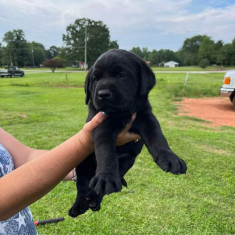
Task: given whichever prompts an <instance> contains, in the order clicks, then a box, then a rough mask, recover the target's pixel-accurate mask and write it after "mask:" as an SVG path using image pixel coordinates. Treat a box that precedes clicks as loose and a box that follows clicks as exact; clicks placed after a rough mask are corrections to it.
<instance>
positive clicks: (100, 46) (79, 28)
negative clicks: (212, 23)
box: [63, 18, 118, 66]
mask: <svg viewBox="0 0 235 235" xmlns="http://www.w3.org/2000/svg"><path fill="white" fill-rule="evenodd" d="M66 31H67V34H63V41H64V42H65V44H66V46H67V49H68V51H69V54H70V60H71V61H85V44H86V45H87V63H88V65H89V66H91V65H92V64H93V63H94V62H95V61H96V59H97V58H98V57H99V56H100V55H101V54H102V53H104V52H105V51H107V50H108V49H110V48H111V47H112V46H115V48H117V47H118V44H117V42H116V41H114V42H112V41H110V34H109V29H108V28H107V26H106V25H105V24H103V22H102V21H94V20H91V19H86V18H82V19H77V20H75V22H74V24H70V25H69V26H67V28H66Z"/></svg>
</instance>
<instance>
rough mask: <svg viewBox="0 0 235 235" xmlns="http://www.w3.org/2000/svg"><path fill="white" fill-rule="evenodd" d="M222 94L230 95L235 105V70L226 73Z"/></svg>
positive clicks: (221, 89)
mask: <svg viewBox="0 0 235 235" xmlns="http://www.w3.org/2000/svg"><path fill="white" fill-rule="evenodd" d="M220 95H221V96H227V97H229V98H230V100H231V102H232V103H233V105H234V106H235V70H230V71H227V72H226V73H225V75H224V80H223V85H222V86H221V88H220Z"/></svg>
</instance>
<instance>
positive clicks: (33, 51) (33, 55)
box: [28, 42, 46, 66]
mask: <svg viewBox="0 0 235 235" xmlns="http://www.w3.org/2000/svg"><path fill="white" fill-rule="evenodd" d="M28 46H29V49H30V56H29V58H28V65H33V66H40V65H41V64H42V63H43V61H45V59H46V50H45V47H44V46H43V45H42V44H41V43H38V42H31V43H28Z"/></svg>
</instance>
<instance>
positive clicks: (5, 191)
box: [0, 113, 105, 220]
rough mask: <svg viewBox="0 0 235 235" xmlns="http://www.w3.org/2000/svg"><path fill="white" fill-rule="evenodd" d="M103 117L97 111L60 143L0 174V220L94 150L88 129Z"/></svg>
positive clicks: (41, 193) (44, 190)
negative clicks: (71, 135) (7, 172)
mask: <svg viewBox="0 0 235 235" xmlns="http://www.w3.org/2000/svg"><path fill="white" fill-rule="evenodd" d="M104 119H105V117H104V115H102V114H101V113H99V114H97V115H96V116H95V117H94V118H93V119H92V121H90V122H89V123H87V124H86V125H85V126H84V127H83V129H82V130H81V131H80V132H78V133H77V134H76V135H74V136H73V137H71V138H70V139H68V140H67V141H65V142H64V143H62V144H61V145H59V146H57V147H56V148H54V149H52V150H51V151H49V152H46V153H45V154H43V155H42V156H41V157H38V158H35V159H33V160H31V161H29V162H27V163H26V164H24V165H22V166H21V167H19V168H17V169H16V170H14V171H12V172H11V173H9V174H7V175H5V176H4V177H2V178H0V189H1V190H0V212H1V213H0V220H6V219H8V218H9V217H10V216H12V215H14V214H15V213H16V212H18V211H20V210H22V209H23V208H25V207H26V206H28V205H30V204H31V203H33V202H35V201H37V200H38V199H39V198H41V197H42V196H44V195H45V194H46V193H48V192H49V191H50V190H51V189H53V188H54V187H55V186H56V185H57V184H58V183H59V182H60V181H61V180H62V179H63V178H64V177H65V176H66V174H68V172H70V171H71V170H72V169H73V168H74V166H76V165H78V164H80V163H81V162H82V161H83V160H84V159H85V157H87V156H88V155H89V154H90V153H91V152H93V150H94V145H93V142H92V136H91V133H92V130H93V129H94V128H95V127H96V126H98V125H99V124H100V123H101V122H102V121H103V120H104Z"/></svg>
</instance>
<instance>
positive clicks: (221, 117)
mask: <svg viewBox="0 0 235 235" xmlns="http://www.w3.org/2000/svg"><path fill="white" fill-rule="evenodd" d="M178 112H179V115H186V116H191V117H196V118H200V119H203V120H206V121H209V122H211V123H210V125H211V126H235V107H234V106H233V105H232V103H231V102H230V100H229V98H228V97H214V98H201V99H192V98H185V99H183V100H182V101H181V102H179V109H178Z"/></svg>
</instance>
